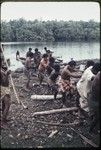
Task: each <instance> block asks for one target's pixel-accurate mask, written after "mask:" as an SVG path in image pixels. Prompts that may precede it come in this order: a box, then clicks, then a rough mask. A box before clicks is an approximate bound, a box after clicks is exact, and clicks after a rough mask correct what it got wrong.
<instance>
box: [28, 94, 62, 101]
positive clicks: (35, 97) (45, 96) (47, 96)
mask: <svg viewBox="0 0 101 150" xmlns="http://www.w3.org/2000/svg"><path fill="white" fill-rule="evenodd" d="M61 97H62V95H57V99H59V98H61ZM31 99H33V100H51V99H54V95H31Z"/></svg>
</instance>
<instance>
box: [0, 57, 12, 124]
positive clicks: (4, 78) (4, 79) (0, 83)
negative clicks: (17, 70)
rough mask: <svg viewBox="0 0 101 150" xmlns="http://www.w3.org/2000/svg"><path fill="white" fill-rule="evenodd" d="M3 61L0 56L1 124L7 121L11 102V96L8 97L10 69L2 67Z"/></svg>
mask: <svg viewBox="0 0 101 150" xmlns="http://www.w3.org/2000/svg"><path fill="white" fill-rule="evenodd" d="M2 65H3V62H2V60H1V58H0V70H1V71H0V89H1V90H0V91H1V96H0V104H1V105H2V108H1V111H2V114H1V116H0V117H1V118H0V120H2V123H3V124H6V123H7V121H8V120H7V117H8V113H9V109H10V103H11V98H10V88H9V74H10V73H11V71H10V70H7V69H6V70H4V69H3V68H2ZM3 124H1V125H3Z"/></svg>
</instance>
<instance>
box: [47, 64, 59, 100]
mask: <svg viewBox="0 0 101 150" xmlns="http://www.w3.org/2000/svg"><path fill="white" fill-rule="evenodd" d="M59 75H60V65H58V64H55V65H54V69H53V71H52V72H51V74H50V76H49V79H48V86H49V87H48V88H49V90H51V91H52V93H53V94H54V99H56V96H57V94H58V85H57V81H58V78H59Z"/></svg>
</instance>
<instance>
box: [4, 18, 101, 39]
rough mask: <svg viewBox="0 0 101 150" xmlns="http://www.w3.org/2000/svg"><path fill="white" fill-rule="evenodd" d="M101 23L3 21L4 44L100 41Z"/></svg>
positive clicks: (90, 21) (91, 21)
mask: <svg viewBox="0 0 101 150" xmlns="http://www.w3.org/2000/svg"><path fill="white" fill-rule="evenodd" d="M99 39H100V23H98V22H94V21H93V20H89V22H85V21H57V20H53V21H39V20H34V21H26V20H24V19H23V18H21V19H19V20H10V21H9V22H6V21H1V41H2V42H33V41H34V42H37V41H41V42H43V41H44V42H48V41H52V42H53V41H93V40H94V41H98V40H99Z"/></svg>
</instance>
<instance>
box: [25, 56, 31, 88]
mask: <svg viewBox="0 0 101 150" xmlns="http://www.w3.org/2000/svg"><path fill="white" fill-rule="evenodd" d="M24 73H25V75H26V77H27V79H28V81H27V83H26V88H29V83H30V77H31V57H27V58H26V62H25V69H24Z"/></svg>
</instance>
